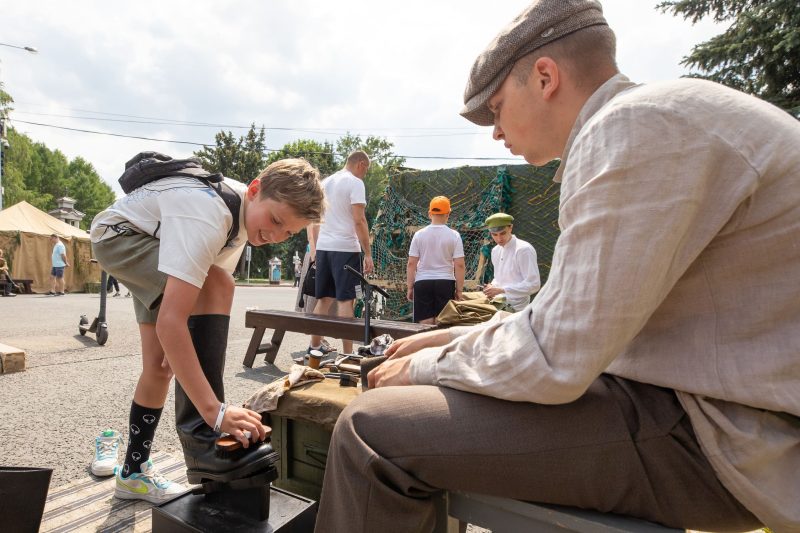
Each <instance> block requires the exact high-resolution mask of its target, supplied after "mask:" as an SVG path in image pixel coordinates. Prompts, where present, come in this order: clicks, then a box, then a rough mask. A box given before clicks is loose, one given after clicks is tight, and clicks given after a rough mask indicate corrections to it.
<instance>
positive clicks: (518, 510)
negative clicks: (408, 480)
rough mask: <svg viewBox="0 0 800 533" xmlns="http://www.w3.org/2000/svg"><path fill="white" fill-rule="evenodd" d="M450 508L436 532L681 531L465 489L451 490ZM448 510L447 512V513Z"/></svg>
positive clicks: (440, 517) (439, 520)
mask: <svg viewBox="0 0 800 533" xmlns="http://www.w3.org/2000/svg"><path fill="white" fill-rule="evenodd" d="M445 500H446V502H447V503H446V506H447V510H446V511H445V512H442V511H441V510H439V511H438V512H437V521H436V529H435V530H434V532H435V533H458V532H462V533H463V531H464V530H465V529H466V524H467V523H469V524H474V525H476V526H480V527H485V528H488V529H490V530H491V531H496V532H507V533H517V532H519V533H527V532H528V531H536V532H537V533H539V532H541V533H566V532H570V531H572V532H579V533H598V532H599V533H619V532H623V531H634V532H641V533H668V532H673V533H675V532H680V531H683V530H682V529H673V528H669V527H666V526H662V525H660V524H655V523H653V522H646V521H644V520H639V519H637V518H632V517H630V516H622V515H615V514H607V513H600V512H597V511H587V510H585V509H578V508H576V507H564V506H561V505H545V504H540V503H529V502H523V501H519V500H512V499H510V498H498V497H495V496H486V495H482V494H470V493H465V492H452V491H451V492H447V493H446V495H445ZM445 513H446V514H445Z"/></svg>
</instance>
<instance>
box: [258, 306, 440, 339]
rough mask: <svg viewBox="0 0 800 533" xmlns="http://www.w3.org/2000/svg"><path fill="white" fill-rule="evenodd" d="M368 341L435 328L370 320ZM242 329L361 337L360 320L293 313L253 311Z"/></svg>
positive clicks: (361, 324)
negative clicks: (378, 337) (382, 336)
mask: <svg viewBox="0 0 800 533" xmlns="http://www.w3.org/2000/svg"><path fill="white" fill-rule="evenodd" d="M369 324H370V337H377V336H378V335H383V334H384V333H388V334H389V335H391V336H392V337H393V338H396V339H399V338H403V337H408V336H409V335H414V334H415V333H420V332H422V331H428V330H430V329H434V328H436V326H433V325H430V324H415V323H411V322H396V321H393V320H370V323H369ZM245 326H246V327H248V328H256V327H262V328H267V329H279V330H284V331H294V332H297V333H306V334H309V335H325V336H335V337H337V338H345V339H348V338H350V339H360V338H362V337H363V336H364V320H363V319H361V318H342V317H335V316H327V315H317V314H313V313H308V314H306V313H299V312H295V311H271V310H264V309H256V310H252V311H247V313H246V315H245Z"/></svg>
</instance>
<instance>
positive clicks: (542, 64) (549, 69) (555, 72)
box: [533, 56, 561, 100]
mask: <svg viewBox="0 0 800 533" xmlns="http://www.w3.org/2000/svg"><path fill="white" fill-rule="evenodd" d="M533 73H534V74H535V75H536V80H537V83H538V87H537V89H538V90H540V91H541V93H542V98H544V99H545V100H549V99H551V98H552V97H553V95H554V94H555V93H556V91H558V88H559V86H560V84H561V72H560V70H559V68H558V63H556V62H555V61H553V60H552V59H551V58H549V57H547V56H545V57H540V58H539V59H537V60H536V63H535V64H534V65H533Z"/></svg>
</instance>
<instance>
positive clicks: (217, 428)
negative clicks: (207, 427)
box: [214, 402, 228, 433]
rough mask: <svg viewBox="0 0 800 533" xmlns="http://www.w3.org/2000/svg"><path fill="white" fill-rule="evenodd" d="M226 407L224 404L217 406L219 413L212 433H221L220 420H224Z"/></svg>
mask: <svg viewBox="0 0 800 533" xmlns="http://www.w3.org/2000/svg"><path fill="white" fill-rule="evenodd" d="M227 408H228V405H227V404H226V403H225V402H222V403H221V404H219V413H217V421H216V422H214V431H216V432H217V433H222V419H223V418H225V410H226V409H227Z"/></svg>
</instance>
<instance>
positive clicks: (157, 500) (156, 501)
mask: <svg viewBox="0 0 800 533" xmlns="http://www.w3.org/2000/svg"><path fill="white" fill-rule="evenodd" d="M190 490H191V489H186V490H184V491H183V492H180V493H178V494H173V495H171V496H169V497H158V496H152V495H150V494H136V493H134V492H126V491H123V490H119V489H117V488H115V489H114V496H115V497H116V498H119V499H120V500H142V501H145V502H149V503H152V504H153V505H161V504H162V503H167V502H170V501H172V500H174V499H175V498H179V497H181V496H183V495H184V494H186V493H187V492H189V491H190Z"/></svg>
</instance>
